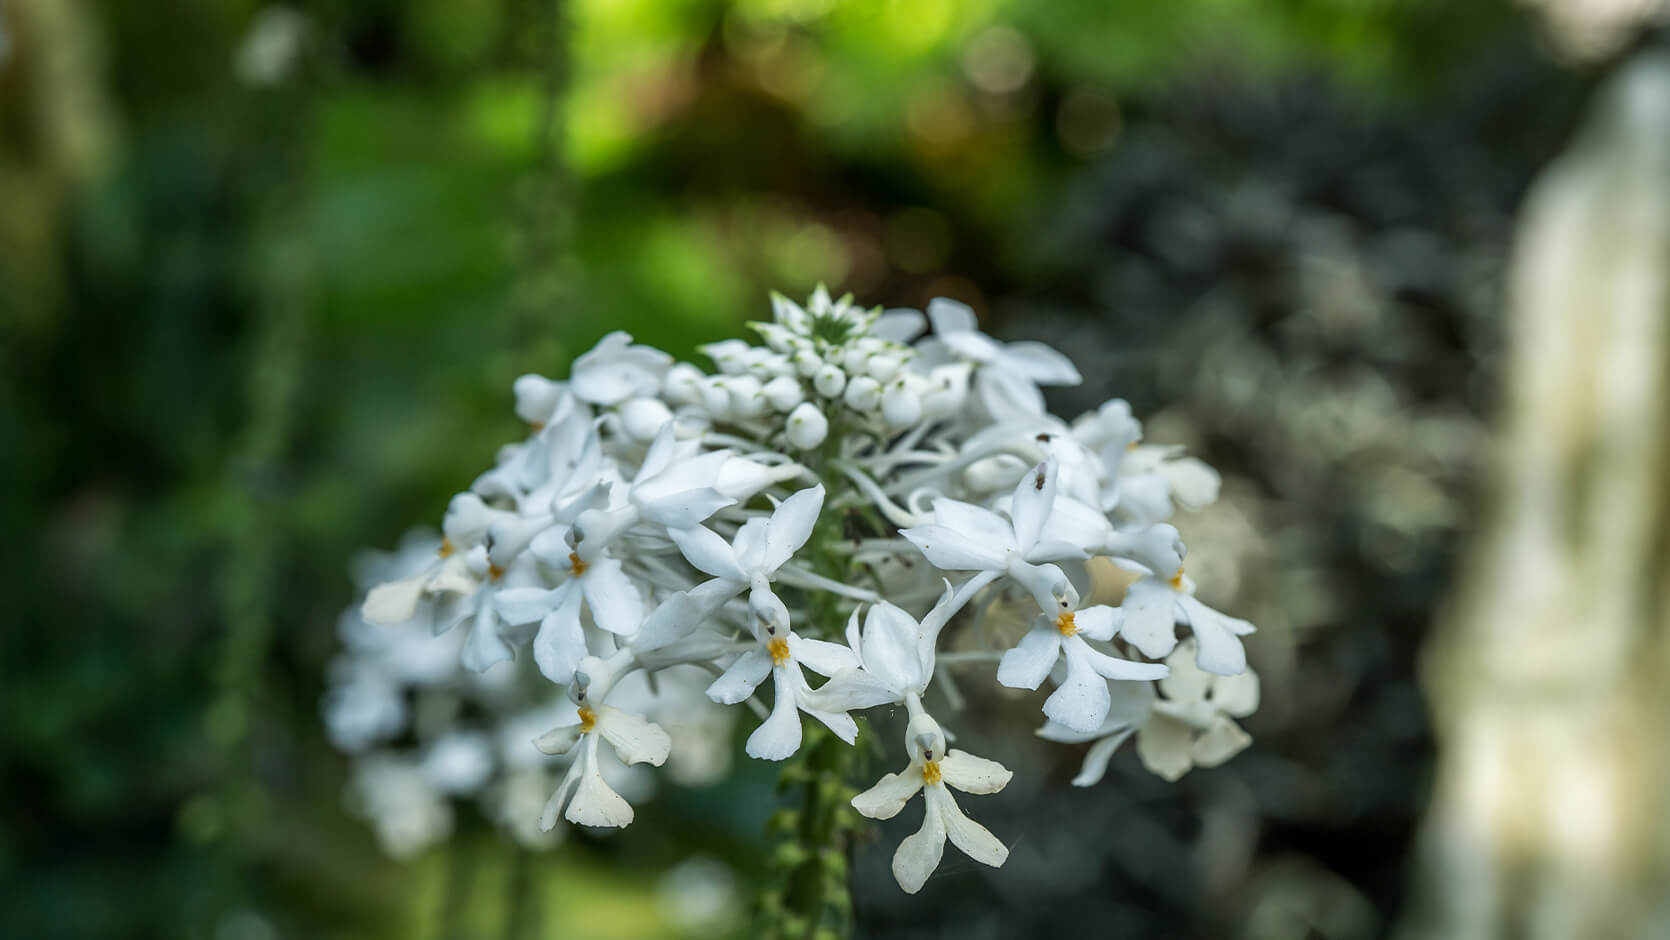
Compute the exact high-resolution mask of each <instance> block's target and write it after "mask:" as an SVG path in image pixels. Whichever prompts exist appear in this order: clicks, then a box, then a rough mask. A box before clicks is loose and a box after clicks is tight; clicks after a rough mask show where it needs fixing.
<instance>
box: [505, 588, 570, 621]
mask: <svg viewBox="0 0 1670 940" xmlns="http://www.w3.org/2000/svg"><path fill="white" fill-rule="evenodd" d="M562 590H563V589H562V588H561V587H558V588H556V589H554V590H550V591H547V590H545V589H544V588H505V589H504V590H502V591H494V592H493V609H494V610H496V611H498V614H499V616H500V617H502V618H504V622H505V623H508V624H511V625H512V626H515V625H519V624H524V623H537V622H538V621H540V620H543V619H544V618H545V615H546V614H549V613H550V612H551V611H552V610H553V609H555V608H556V606H557V605H558V604H559V603H561V601H562V599H563V596H564V595H563V593H562Z"/></svg>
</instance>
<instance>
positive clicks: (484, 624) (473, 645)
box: [459, 603, 514, 672]
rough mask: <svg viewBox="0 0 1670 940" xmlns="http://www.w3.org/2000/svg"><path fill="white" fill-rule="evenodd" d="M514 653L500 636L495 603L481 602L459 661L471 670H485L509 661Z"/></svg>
mask: <svg viewBox="0 0 1670 940" xmlns="http://www.w3.org/2000/svg"><path fill="white" fill-rule="evenodd" d="M513 655H514V654H513V653H512V651H511V649H510V644H508V643H506V642H505V641H504V638H503V637H501V636H499V615H498V614H496V613H494V611H493V605H492V604H491V603H481V604H479V605H478V606H477V607H476V613H475V622H474V623H472V624H471V625H470V638H469V639H468V640H466V641H465V642H464V650H463V652H462V653H461V654H460V655H459V662H461V663H462V664H463V666H464V668H465V669H468V670H470V671H471V672H485V671H486V670H488V669H491V668H492V667H494V666H496V665H498V664H499V663H502V662H506V661H508V660H509V659H510V658H511V656H513Z"/></svg>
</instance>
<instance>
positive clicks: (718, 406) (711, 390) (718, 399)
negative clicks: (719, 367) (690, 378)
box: [702, 377, 731, 416]
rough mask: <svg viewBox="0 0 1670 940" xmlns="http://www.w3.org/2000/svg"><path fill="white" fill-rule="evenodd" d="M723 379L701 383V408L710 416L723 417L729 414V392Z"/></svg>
mask: <svg viewBox="0 0 1670 940" xmlns="http://www.w3.org/2000/svg"><path fill="white" fill-rule="evenodd" d="M726 382H727V379H726V378H723V377H716V378H710V379H707V380H706V381H704V382H702V407H703V408H706V409H707V410H708V412H709V413H710V414H713V415H715V416H724V415H727V414H730V412H731V390H730V388H729V387H728V386H727V385H726Z"/></svg>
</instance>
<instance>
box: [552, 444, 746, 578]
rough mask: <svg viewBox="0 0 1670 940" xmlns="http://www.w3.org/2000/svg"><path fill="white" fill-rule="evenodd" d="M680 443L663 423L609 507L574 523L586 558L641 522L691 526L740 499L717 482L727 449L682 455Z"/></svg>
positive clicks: (577, 544)
mask: <svg viewBox="0 0 1670 940" xmlns="http://www.w3.org/2000/svg"><path fill="white" fill-rule="evenodd" d="M679 451H680V448H679V445H678V441H677V440H676V439H675V438H674V436H673V427H672V425H670V424H669V425H667V426H666V427H663V428H662V429H661V433H660V434H658V435H656V438H655V440H654V442H652V443H651V444H650V445H649V450H648V451H647V452H645V454H644V460H643V463H642V464H641V465H640V466H639V468H638V473H637V474H636V475H635V476H634V477H633V478H632V482H631V483H630V484H627V485H623V486H616V487H614V488H613V489H614V493H613V498H612V500H611V503H610V506H609V508H607V509H588V510H586V511H585V512H583V513H580V515H579V518H578V519H577V520H576V523H575V531H574V546H575V551H576V552H577V553H578V554H579V557H580V558H581V560H583V561H586V562H591V561H593V560H595V559H596V558H597V556H598V555H599V554H600V553H601V552H602V551H603V549H605V548H607V547H608V546H609V545H610V544H611V543H612V542H613V541H614V540H615V539H616V538H618V537H619V536H621V535H622V534H624V533H625V532H626V531H627V530H629V529H631V528H632V527H633V526H635V525H638V524H639V523H640V522H645V523H649V524H650V525H653V526H658V527H663V528H666V529H688V528H689V527H691V526H694V525H700V524H701V523H702V522H703V521H704V520H706V519H707V518H708V517H709V516H711V515H713V514H714V513H715V512H718V511H719V510H721V509H724V508H725V507H726V506H730V505H733V504H734V503H735V502H736V500H735V499H733V498H732V497H729V496H726V495H725V494H723V493H721V492H720V491H719V490H718V489H717V487H716V484H717V483H718V481H719V475H720V473H721V471H722V470H723V469H724V465H725V463H726V461H728V460H730V459H731V453H730V452H729V451H727V450H714V451H708V452H706V453H703V454H700V455H697V456H692V457H687V458H685V459H679V458H680V454H679Z"/></svg>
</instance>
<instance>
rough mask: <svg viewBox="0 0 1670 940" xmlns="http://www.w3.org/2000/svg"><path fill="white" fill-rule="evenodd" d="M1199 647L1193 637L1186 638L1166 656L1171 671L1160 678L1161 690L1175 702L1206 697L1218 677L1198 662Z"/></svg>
mask: <svg viewBox="0 0 1670 940" xmlns="http://www.w3.org/2000/svg"><path fill="white" fill-rule="evenodd" d="M1197 652H1198V648H1197V646H1196V642H1195V640H1193V639H1188V640H1184V641H1183V642H1181V643H1179V644H1178V645H1177V649H1176V651H1175V652H1173V653H1172V654H1171V655H1170V656H1167V657H1166V663H1167V665H1169V666H1170V667H1171V673H1170V674H1169V675H1167V676H1166V677H1165V678H1164V679H1161V680H1160V691H1161V692H1164V693H1165V697H1166V698H1168V699H1171V700H1172V701H1174V702H1184V703H1193V702H1200V701H1204V700H1205V699H1206V695H1207V693H1208V692H1209V691H1210V690H1211V688H1212V686H1213V684H1214V683H1215V682H1216V679H1215V678H1214V677H1213V676H1211V675H1208V674H1207V673H1206V672H1205V671H1204V670H1202V669H1201V668H1200V666H1199V664H1198V663H1197V662H1196V655H1197Z"/></svg>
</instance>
